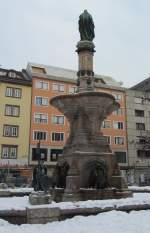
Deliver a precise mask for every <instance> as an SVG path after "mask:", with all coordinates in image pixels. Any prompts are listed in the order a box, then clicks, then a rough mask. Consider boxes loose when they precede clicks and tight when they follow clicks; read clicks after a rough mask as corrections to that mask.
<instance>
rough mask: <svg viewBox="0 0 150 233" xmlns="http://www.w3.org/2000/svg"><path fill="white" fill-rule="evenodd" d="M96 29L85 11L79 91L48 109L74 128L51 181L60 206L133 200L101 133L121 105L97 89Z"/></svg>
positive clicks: (81, 20) (58, 99) (55, 100)
mask: <svg viewBox="0 0 150 233" xmlns="http://www.w3.org/2000/svg"><path fill="white" fill-rule="evenodd" d="M94 28H95V26H94V22H93V19H92V16H91V15H90V14H89V13H88V12H87V10H85V11H84V12H83V13H82V14H81V15H80V17H79V32H80V41H79V42H78V44H77V49H76V52H77V53H78V57H79V66H78V72H77V76H78V80H77V86H78V91H77V93H75V94H69V95H61V96H56V97H54V98H52V99H51V100H50V104H51V105H52V106H54V107H56V108H57V109H58V110H59V111H60V112H61V113H62V114H63V115H64V116H65V117H66V118H67V119H68V121H69V124H70V135H69V138H68V140H67V142H66V145H65V147H64V150H63V155H62V157H61V158H59V160H58V163H57V165H56V169H55V172H54V176H53V185H52V188H51V198H52V200H54V201H57V202H60V201H80V200H95V199H107V198H121V197H129V196H132V193H131V192H129V191H128V190H127V185H126V183H125V181H124V179H123V178H122V176H121V175H120V170H119V166H118V164H117V160H116V156H115V154H113V153H112V151H111V148H110V146H109V144H108V142H107V140H106V137H105V136H103V134H102V132H101V131H100V128H101V125H102V122H103V120H104V119H105V118H106V117H107V116H108V115H109V114H111V113H112V112H113V111H114V110H116V109H118V108H119V103H118V102H116V101H115V98H114V97H113V96H112V95H111V94H108V93H104V92H96V91H95V89H94V83H95V78H94V72H93V56H94V52H95V45H94V43H93V39H94V37H95V33H94ZM37 168H38V167H37ZM39 168H40V169H39V170H37V171H35V173H36V174H35V177H36V179H37V178H38V176H37V175H38V174H39V175H40V179H37V180H36V179H35V188H37V187H38V190H40V189H41V188H42V189H43V185H42V184H41V183H38V182H40V181H41V180H42V179H43V177H44V176H43V175H42V174H41V164H39ZM38 171H40V172H39V173H38ZM44 174H45V173H44ZM45 175H46V174H45ZM38 184H41V187H40V185H38ZM46 187H47V185H46ZM38 190H37V191H38ZM45 195H46V194H45ZM31 199H32V200H33V202H34V203H37V202H39V201H37V200H36V198H35V197H33V195H32V196H31ZM38 200H39V198H38ZM48 202H50V201H48ZM40 203H42V201H40ZM45 203H46V201H45V202H44V203H43V204H45Z"/></svg>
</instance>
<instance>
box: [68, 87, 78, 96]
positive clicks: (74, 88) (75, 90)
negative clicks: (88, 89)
mask: <svg viewBox="0 0 150 233" xmlns="http://www.w3.org/2000/svg"><path fill="white" fill-rule="evenodd" d="M76 92H77V87H69V93H70V94H74V93H76Z"/></svg>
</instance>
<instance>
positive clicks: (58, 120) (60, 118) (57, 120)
mask: <svg viewBox="0 0 150 233" xmlns="http://www.w3.org/2000/svg"><path fill="white" fill-rule="evenodd" d="M52 123H53V124H59V125H63V124H64V116H52Z"/></svg>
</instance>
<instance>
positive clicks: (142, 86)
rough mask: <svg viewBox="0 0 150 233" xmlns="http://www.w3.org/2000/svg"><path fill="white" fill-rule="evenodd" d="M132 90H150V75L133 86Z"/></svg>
mask: <svg viewBox="0 0 150 233" xmlns="http://www.w3.org/2000/svg"><path fill="white" fill-rule="evenodd" d="M130 89H132V90H139V91H150V77H149V78H147V79H145V80H143V81H142V82H140V83H138V84H136V85H135V86H133V87H131V88H130Z"/></svg>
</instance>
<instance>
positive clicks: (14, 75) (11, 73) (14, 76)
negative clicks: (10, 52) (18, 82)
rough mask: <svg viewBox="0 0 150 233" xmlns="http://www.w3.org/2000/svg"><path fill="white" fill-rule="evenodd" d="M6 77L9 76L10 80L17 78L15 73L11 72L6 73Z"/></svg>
mask: <svg viewBox="0 0 150 233" xmlns="http://www.w3.org/2000/svg"><path fill="white" fill-rule="evenodd" d="M8 76H9V77H10V78H16V77H17V75H16V73H15V72H12V71H10V72H9V73H8Z"/></svg>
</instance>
